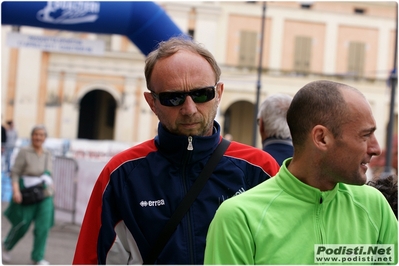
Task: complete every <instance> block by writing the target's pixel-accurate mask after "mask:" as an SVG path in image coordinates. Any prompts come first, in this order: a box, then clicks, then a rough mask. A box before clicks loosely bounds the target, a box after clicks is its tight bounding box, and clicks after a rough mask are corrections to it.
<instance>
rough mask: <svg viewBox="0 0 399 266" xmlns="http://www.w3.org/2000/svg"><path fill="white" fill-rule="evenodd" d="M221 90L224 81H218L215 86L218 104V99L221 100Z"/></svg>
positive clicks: (222, 89)
mask: <svg viewBox="0 0 399 266" xmlns="http://www.w3.org/2000/svg"><path fill="white" fill-rule="evenodd" d="M223 91H224V83H223V82H219V83H218V85H217V87H216V97H217V99H216V102H217V104H218V105H219V103H220V101H221V100H222V95H223Z"/></svg>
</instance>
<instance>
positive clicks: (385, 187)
mask: <svg viewBox="0 0 399 266" xmlns="http://www.w3.org/2000/svg"><path fill="white" fill-rule="evenodd" d="M367 185H370V186H373V187H375V188H376V189H378V190H379V191H381V193H382V195H384V197H385V198H386V199H387V201H388V203H389V205H390V206H391V208H392V210H393V212H394V214H395V216H396V219H398V176H397V175H395V174H391V175H388V176H385V177H384V176H380V177H374V179H373V180H370V181H369V182H367Z"/></svg>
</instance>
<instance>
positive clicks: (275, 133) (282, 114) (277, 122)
mask: <svg viewBox="0 0 399 266" xmlns="http://www.w3.org/2000/svg"><path fill="white" fill-rule="evenodd" d="M291 101H292V97H291V96H289V95H287V94H280V93H278V94H274V95H271V96H269V97H267V98H266V100H264V101H263V103H262V105H261V106H260V108H259V112H258V119H262V121H263V128H264V130H265V132H266V133H267V136H268V137H276V138H282V139H288V138H291V134H290V129H289V127H288V124H287V110H288V108H289V107H290V104H291Z"/></svg>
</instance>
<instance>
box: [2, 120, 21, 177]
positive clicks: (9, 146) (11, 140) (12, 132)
mask: <svg viewBox="0 0 399 266" xmlns="http://www.w3.org/2000/svg"><path fill="white" fill-rule="evenodd" d="M6 132H7V141H6V150H5V157H6V158H5V160H6V171H7V173H8V172H9V171H10V169H11V156H12V153H13V151H14V148H15V145H16V143H17V140H18V132H17V130H16V129H15V127H14V122H13V121H12V120H8V121H7V129H6Z"/></svg>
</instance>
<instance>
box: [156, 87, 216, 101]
mask: <svg viewBox="0 0 399 266" xmlns="http://www.w3.org/2000/svg"><path fill="white" fill-rule="evenodd" d="M216 86H217V84H215V85H214V86H209V87H205V88H200V89H195V90H192V91H188V92H176V91H173V92H161V93H159V94H156V93H155V92H153V91H151V94H152V96H153V97H154V98H155V99H158V100H159V102H160V103H161V104H162V105H165V106H179V105H182V104H183V103H184V101H185V100H186V97H187V95H189V96H190V97H191V98H192V99H193V101H194V102H195V103H205V102H209V101H210V100H212V99H213V98H215V90H216Z"/></svg>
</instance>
